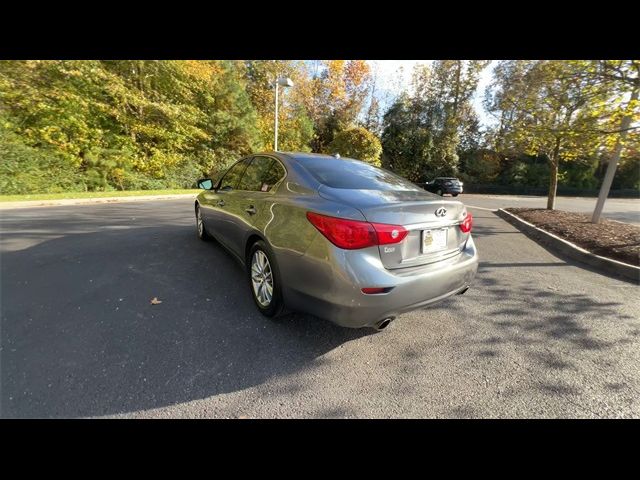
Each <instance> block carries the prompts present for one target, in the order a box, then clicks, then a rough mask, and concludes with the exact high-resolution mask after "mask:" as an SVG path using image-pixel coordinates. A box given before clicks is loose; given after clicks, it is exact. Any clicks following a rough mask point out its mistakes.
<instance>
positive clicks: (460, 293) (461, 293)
mask: <svg viewBox="0 0 640 480" xmlns="http://www.w3.org/2000/svg"><path fill="white" fill-rule="evenodd" d="M467 290H469V287H468V286H467V287H464V288H463V289H462V290H460V291H459V292H458V293H457V295H464V294H465V293H466V291H467Z"/></svg>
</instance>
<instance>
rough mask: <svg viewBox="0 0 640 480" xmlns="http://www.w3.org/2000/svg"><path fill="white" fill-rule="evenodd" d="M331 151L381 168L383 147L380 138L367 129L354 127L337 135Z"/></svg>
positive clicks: (330, 146) (330, 147) (331, 145)
mask: <svg viewBox="0 0 640 480" xmlns="http://www.w3.org/2000/svg"><path fill="white" fill-rule="evenodd" d="M329 151H330V152H332V153H339V154H340V156H342V157H349V158H355V159H357V160H362V161H363V162H368V163H370V164H371V165H375V166H377V167H379V166H380V155H381V154H382V145H381V144H380V140H379V139H378V137H376V136H375V135H374V134H373V133H371V132H370V131H368V130H367V129H366V128H362V127H354V128H350V129H347V130H343V131H341V132H339V133H337V134H336V135H335V136H334V137H333V141H332V142H331V144H330V145H329Z"/></svg>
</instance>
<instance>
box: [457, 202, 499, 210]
mask: <svg viewBox="0 0 640 480" xmlns="http://www.w3.org/2000/svg"><path fill="white" fill-rule="evenodd" d="M465 205H466V206H467V207H469V208H477V209H478V210H486V211H487V212H497V211H498V209H497V208H485V207H476V206H475V205H469V204H468V203H465Z"/></svg>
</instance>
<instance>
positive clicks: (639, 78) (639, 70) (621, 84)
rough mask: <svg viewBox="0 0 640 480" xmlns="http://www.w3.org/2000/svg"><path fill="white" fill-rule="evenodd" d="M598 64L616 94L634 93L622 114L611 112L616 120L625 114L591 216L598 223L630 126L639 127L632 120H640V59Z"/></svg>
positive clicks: (599, 75) (620, 111)
mask: <svg viewBox="0 0 640 480" xmlns="http://www.w3.org/2000/svg"><path fill="white" fill-rule="evenodd" d="M598 67H599V68H598V69H597V70H596V72H595V77H596V78H597V79H601V80H602V81H603V82H605V83H606V84H608V85H611V87H612V90H613V94H614V95H616V94H617V97H618V99H620V98H621V95H620V94H624V93H627V92H629V93H630V96H629V102H628V103H627V105H626V107H625V108H624V109H621V110H619V111H618V112H617V113H618V115H611V118H610V122H611V123H612V122H616V120H617V118H616V116H619V115H622V119H621V120H620V128H619V130H618V131H617V132H615V131H614V132H612V133H614V134H616V145H615V148H614V153H613V156H612V158H611V160H609V164H608V166H607V173H606V174H605V177H604V180H603V181H602V187H601V189H600V195H599V196H598V201H597V202H596V206H595V209H594V211H593V216H592V217H591V221H592V222H593V223H598V222H599V221H600V215H601V213H602V209H603V208H604V202H605V200H606V198H607V196H608V195H609V189H610V188H611V184H612V182H613V179H614V175H615V173H616V168H617V166H618V162H619V160H620V156H621V154H622V151H623V149H624V146H625V139H626V137H627V135H628V134H629V130H633V129H637V128H638V127H637V125H636V126H635V127H631V123H632V122H633V121H634V120H635V121H636V123H637V122H638V121H640V101H639V100H638V97H639V96H640V61H639V60H627V61H625V60H623V61H621V60H603V61H600V62H598ZM634 145H637V143H636V142H634Z"/></svg>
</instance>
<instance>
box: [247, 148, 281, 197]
mask: <svg viewBox="0 0 640 480" xmlns="http://www.w3.org/2000/svg"><path fill="white" fill-rule="evenodd" d="M284 174H285V170H284V168H283V167H282V165H280V162H278V161H277V160H274V159H273V158H270V157H260V156H259V157H254V158H253V161H252V162H251V164H250V165H249V166H248V167H247V170H246V172H245V173H244V176H243V177H242V181H241V182H240V185H239V186H238V189H239V190H248V191H252V192H270V191H271V190H272V189H273V187H274V186H275V184H276V183H278V181H280V179H281V178H282V177H283V176H284Z"/></svg>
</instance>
